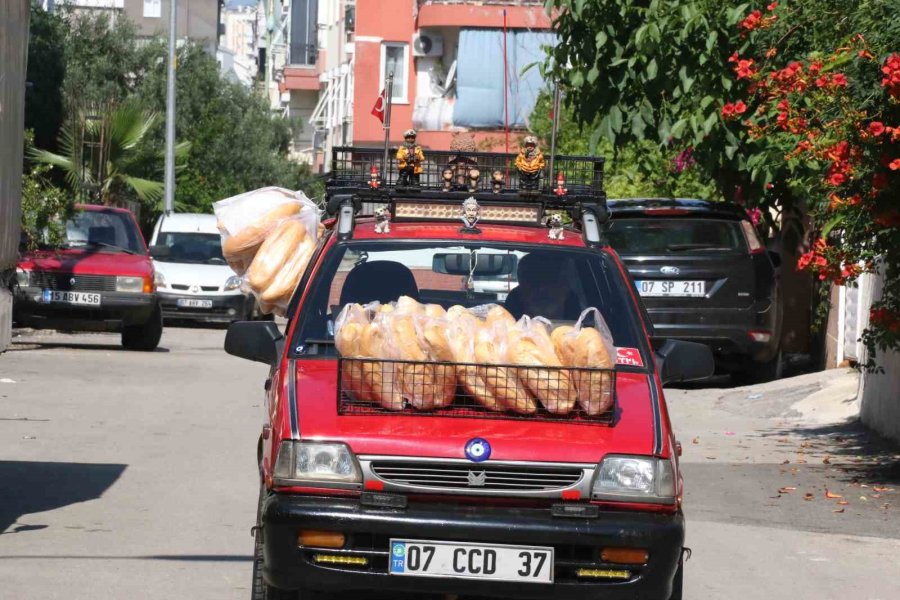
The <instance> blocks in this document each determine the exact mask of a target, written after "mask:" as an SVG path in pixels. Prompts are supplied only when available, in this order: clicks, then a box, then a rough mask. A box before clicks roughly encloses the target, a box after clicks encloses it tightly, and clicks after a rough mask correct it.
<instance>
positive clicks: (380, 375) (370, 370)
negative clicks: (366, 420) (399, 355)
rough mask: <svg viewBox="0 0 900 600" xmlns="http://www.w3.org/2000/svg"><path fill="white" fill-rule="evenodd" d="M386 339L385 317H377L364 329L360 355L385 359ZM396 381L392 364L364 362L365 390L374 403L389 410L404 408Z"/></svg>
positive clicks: (363, 383) (363, 381) (363, 382)
mask: <svg viewBox="0 0 900 600" xmlns="http://www.w3.org/2000/svg"><path fill="white" fill-rule="evenodd" d="M386 337H387V336H386V331H385V320H384V316H383V314H381V315H376V316H375V318H374V319H372V322H371V323H369V324H368V325H366V326H365V327H364V328H363V331H362V335H361V337H360V342H359V351H360V354H361V355H362V356H363V357H364V358H373V359H383V358H384V348H385V340H386ZM396 379H397V378H396V373H395V369H394V366H393V364H392V363H385V362H382V361H381V360H375V361H372V362H363V365H362V385H363V388H364V389H366V390H368V391H369V393H370V394H371V396H370V398H371V400H372V401H374V402H377V403H378V404H380V405H381V406H383V407H384V408H387V409H388V410H400V409H402V408H403V406H404V404H403V396H402V395H401V394H400V386H399V385H398V382H397V381H396Z"/></svg>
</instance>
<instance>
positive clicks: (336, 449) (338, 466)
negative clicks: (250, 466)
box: [273, 441, 362, 486]
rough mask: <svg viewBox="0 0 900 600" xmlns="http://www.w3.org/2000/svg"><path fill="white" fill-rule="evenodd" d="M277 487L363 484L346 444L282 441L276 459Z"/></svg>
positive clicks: (275, 477)
mask: <svg viewBox="0 0 900 600" xmlns="http://www.w3.org/2000/svg"><path fill="white" fill-rule="evenodd" d="M273 479H274V480H275V484H276V485H298V484H299V485H304V484H309V483H311V482H316V483H320V484H325V485H335V484H338V485H340V484H349V485H350V486H356V485H358V484H359V483H360V481H362V476H361V474H360V470H359V465H358V464H357V462H356V457H355V456H354V455H353V452H351V451H350V448H349V447H348V446H347V444H339V443H331V442H291V441H284V442H281V446H280V447H279V448H278V457H277V458H276V459H275V471H274V473H273Z"/></svg>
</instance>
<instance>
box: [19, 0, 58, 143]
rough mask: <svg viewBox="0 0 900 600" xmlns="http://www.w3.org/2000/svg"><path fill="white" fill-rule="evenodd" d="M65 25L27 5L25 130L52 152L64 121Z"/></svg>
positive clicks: (42, 10)
mask: <svg viewBox="0 0 900 600" xmlns="http://www.w3.org/2000/svg"><path fill="white" fill-rule="evenodd" d="M65 36H66V23H65V21H64V20H63V18H62V17H61V16H60V15H59V14H57V13H49V12H47V11H45V10H44V9H42V8H41V7H40V5H39V4H36V3H35V4H32V5H31V23H30V26H29V34H28V37H29V39H28V73H27V75H26V79H27V81H28V84H29V85H28V88H27V89H26V91H25V128H26V129H29V130H31V131H32V132H33V133H34V144H35V145H37V146H38V147H40V148H47V149H49V150H56V139H57V137H58V135H59V129H60V127H61V126H62V123H63V120H64V114H63V97H62V85H63V79H64V77H65V73H66V61H65V56H64V55H65Z"/></svg>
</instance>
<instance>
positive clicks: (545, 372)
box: [509, 316, 577, 415]
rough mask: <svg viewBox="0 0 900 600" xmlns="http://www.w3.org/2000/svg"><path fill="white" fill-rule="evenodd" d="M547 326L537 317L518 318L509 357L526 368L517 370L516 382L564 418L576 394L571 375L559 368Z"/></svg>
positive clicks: (561, 365)
mask: <svg viewBox="0 0 900 600" xmlns="http://www.w3.org/2000/svg"><path fill="white" fill-rule="evenodd" d="M548 325H549V321H547V320H546V319H543V318H540V317H537V318H531V317H528V316H523V317H522V318H521V319H519V321H518V322H517V323H516V324H515V326H514V328H513V332H514V334H513V335H511V336H510V348H509V358H510V362H511V363H512V364H516V365H528V368H525V369H518V376H519V380H520V381H521V382H522V384H523V385H524V386H525V387H526V388H527V389H528V391H529V392H531V393H532V394H533V395H534V396H535V397H536V398H537V399H538V400H539V401H540V402H541V404H542V405H543V406H544V408H546V409H547V410H548V411H549V412H551V413H553V414H558V415H565V414H568V413H569V412H571V411H572V409H573V408H574V406H575V401H576V399H577V392H576V389H575V382H574V381H572V377H571V372H570V371H569V370H568V369H564V368H562V367H563V363H562V361H561V360H560V358H559V356H558V355H557V352H556V348H555V347H554V344H553V340H552V339H551V337H550V333H549V332H548V329H547V327H548ZM541 367H553V368H541Z"/></svg>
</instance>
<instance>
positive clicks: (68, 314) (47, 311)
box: [13, 287, 158, 331]
mask: <svg viewBox="0 0 900 600" xmlns="http://www.w3.org/2000/svg"><path fill="white" fill-rule="evenodd" d="M88 293H91V292H88ZM94 293H97V294H100V304H99V305H82V304H68V303H63V302H50V303H47V302H43V301H42V300H41V295H42V290H41V288H37V287H17V288H15V294H14V304H13V318H14V320H15V321H16V322H17V323H18V324H19V325H21V326H24V327H33V328H34V329H62V330H69V331H121V330H122V328H123V327H127V326H130V325H142V324H144V323H146V322H147V320H148V319H150V317H151V315H152V313H153V309H154V308H155V306H156V304H157V302H158V297H157V295H156V294H143V293H140V294H138V293H129V292H94Z"/></svg>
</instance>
